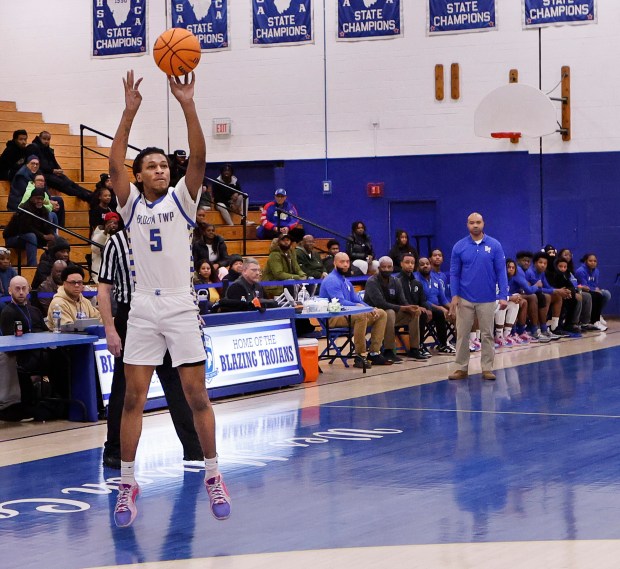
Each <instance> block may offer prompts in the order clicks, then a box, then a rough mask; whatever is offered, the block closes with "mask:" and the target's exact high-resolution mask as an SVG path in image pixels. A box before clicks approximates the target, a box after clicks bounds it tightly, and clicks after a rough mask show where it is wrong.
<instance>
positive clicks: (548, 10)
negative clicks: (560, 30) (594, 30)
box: [521, 0, 596, 29]
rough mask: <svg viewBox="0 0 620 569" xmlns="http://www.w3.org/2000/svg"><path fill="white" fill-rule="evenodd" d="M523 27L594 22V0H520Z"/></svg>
mask: <svg viewBox="0 0 620 569" xmlns="http://www.w3.org/2000/svg"><path fill="white" fill-rule="evenodd" d="M521 1H522V2H523V4H522V5H523V27H524V28H525V29H528V28H540V27H543V26H561V25H564V24H591V23H592V24H595V23H596V0H521Z"/></svg>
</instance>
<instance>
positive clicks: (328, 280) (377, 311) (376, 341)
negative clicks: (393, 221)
mask: <svg viewBox="0 0 620 569" xmlns="http://www.w3.org/2000/svg"><path fill="white" fill-rule="evenodd" d="M350 266H351V261H350V260H349V255H347V254H346V253H337V254H336V256H335V257H334V270H333V271H332V272H331V273H329V275H327V276H326V277H325V279H324V280H323V282H322V283H321V291H320V293H319V294H320V296H321V298H327V299H329V300H331V299H333V298H336V299H338V301H339V302H340V304H341V305H342V306H360V305H361V306H369V305H368V304H366V303H365V302H364V301H363V300H362V299H361V298H360V296H359V295H358V294H357V293H356V292H355V290H354V289H353V285H352V284H351V283H350V282H349V281H348V279H347V278H345V275H346V274H347V273H348V271H349V267H350ZM386 323H387V314H386V312H385V310H382V309H381V308H373V309H372V311H371V312H362V313H361V314H353V315H352V316H351V325H352V326H353V345H354V346H355V352H356V356H355V360H354V361H353V367H359V368H364V367H371V366H373V365H391V364H392V363H393V362H392V361H391V360H388V359H387V358H385V357H384V356H383V354H381V345H382V344H383V339H384V337H385V326H386ZM329 325H330V327H332V328H334V327H338V326H348V325H349V322H348V320H347V317H346V316H336V317H335V318H330V319H329ZM368 326H370V351H369V353H368V357H366V355H365V354H366V328H367V327H368Z"/></svg>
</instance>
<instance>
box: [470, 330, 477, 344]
mask: <svg viewBox="0 0 620 569" xmlns="http://www.w3.org/2000/svg"><path fill="white" fill-rule="evenodd" d="M475 339H476V333H475V332H470V333H469V341H470V342H473V341H474V340H475Z"/></svg>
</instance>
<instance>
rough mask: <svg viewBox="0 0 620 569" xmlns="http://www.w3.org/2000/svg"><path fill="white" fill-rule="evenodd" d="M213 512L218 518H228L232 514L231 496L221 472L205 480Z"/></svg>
mask: <svg viewBox="0 0 620 569" xmlns="http://www.w3.org/2000/svg"><path fill="white" fill-rule="evenodd" d="M205 487H206V489H207V494H209V502H210V504H211V513H212V514H213V516H214V517H215V518H216V519H218V520H226V519H228V517H229V516H230V496H229V495H228V490H227V489H226V484H224V479H223V478H222V475H221V474H218V475H217V476H214V477H213V478H209V479H208V480H205Z"/></svg>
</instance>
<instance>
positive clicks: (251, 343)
mask: <svg viewBox="0 0 620 569" xmlns="http://www.w3.org/2000/svg"><path fill="white" fill-rule="evenodd" d="M202 334H203V340H204V345H205V352H206V363H205V383H206V386H207V388H208V389H215V388H220V387H227V386H231V385H238V384H241V383H253V382H258V381H264V380H269V379H276V378H280V377H286V376H294V375H300V374H301V372H300V362H299V358H298V352H297V344H296V339H295V335H294V328H293V326H292V324H291V320H289V319H283V320H270V321H264V322H261V321H257V322H252V323H247V322H245V323H239V324H229V325H226V326H213V327H205V328H203V329H202ZM95 360H96V363H97V371H98V373H99V383H100V386H101V395H102V397H103V403H104V405H106V406H107V404H108V400H109V398H110V390H111V388H112V377H113V376H114V357H113V356H112V354H111V353H110V352H109V351H108V349H107V344H106V339H105V338H102V339H100V340H99V341H97V342H95ZM160 397H164V392H163V389H162V387H161V383H160V382H159V378H158V377H157V373H154V374H153V378H152V379H151V386H150V388H149V393H148V399H157V398H160Z"/></svg>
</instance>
